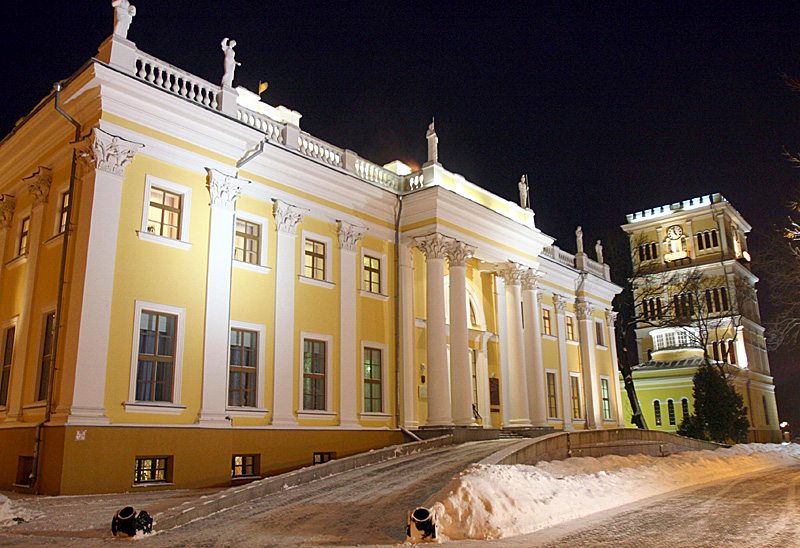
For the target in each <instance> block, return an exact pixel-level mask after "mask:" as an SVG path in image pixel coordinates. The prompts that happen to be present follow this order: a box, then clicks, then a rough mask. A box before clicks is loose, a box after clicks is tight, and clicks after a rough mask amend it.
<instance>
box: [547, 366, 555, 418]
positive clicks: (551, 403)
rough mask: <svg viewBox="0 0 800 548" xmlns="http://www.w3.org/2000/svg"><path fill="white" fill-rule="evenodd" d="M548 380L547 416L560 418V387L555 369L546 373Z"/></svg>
mask: <svg viewBox="0 0 800 548" xmlns="http://www.w3.org/2000/svg"><path fill="white" fill-rule="evenodd" d="M545 380H546V382H547V416H548V417H549V418H551V419H557V418H558V387H557V384H556V383H557V381H556V374H555V372H554V371H547V372H546V373H545Z"/></svg>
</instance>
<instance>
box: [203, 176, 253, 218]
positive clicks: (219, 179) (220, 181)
mask: <svg viewBox="0 0 800 548" xmlns="http://www.w3.org/2000/svg"><path fill="white" fill-rule="evenodd" d="M206 172H207V173H208V176H207V178H206V187H207V188H208V194H209V196H210V197H211V205H212V206H221V207H224V208H227V209H235V208H236V200H238V199H239V196H241V195H242V187H243V186H244V185H246V184H249V183H250V181H245V180H243V179H239V178H237V177H231V176H230V175H225V174H224V173H221V172H219V171H217V170H216V169H211V168H210V167H207V168H206Z"/></svg>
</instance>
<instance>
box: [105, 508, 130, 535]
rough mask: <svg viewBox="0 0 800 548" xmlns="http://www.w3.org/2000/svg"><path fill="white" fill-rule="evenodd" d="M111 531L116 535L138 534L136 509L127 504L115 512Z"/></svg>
mask: <svg viewBox="0 0 800 548" xmlns="http://www.w3.org/2000/svg"><path fill="white" fill-rule="evenodd" d="M111 533H113V535H114V536H115V537H135V536H136V510H134V509H133V506H126V507H125V508H123V509H122V510H120V511H118V512H117V513H116V514H114V519H112V520H111Z"/></svg>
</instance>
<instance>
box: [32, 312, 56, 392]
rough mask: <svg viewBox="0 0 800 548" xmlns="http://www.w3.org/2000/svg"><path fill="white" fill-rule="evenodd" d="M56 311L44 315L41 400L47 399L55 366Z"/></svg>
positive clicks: (40, 381) (40, 371)
mask: <svg viewBox="0 0 800 548" xmlns="http://www.w3.org/2000/svg"><path fill="white" fill-rule="evenodd" d="M55 327H56V313H55V312H50V313H49V314H46V315H45V317H44V331H43V332H42V359H41V360H40V362H39V386H38V389H37V392H36V394H37V396H36V398H37V399H38V400H39V401H42V400H46V399H47V391H48V389H49V388H50V369H51V368H52V367H53V340H54V338H55Z"/></svg>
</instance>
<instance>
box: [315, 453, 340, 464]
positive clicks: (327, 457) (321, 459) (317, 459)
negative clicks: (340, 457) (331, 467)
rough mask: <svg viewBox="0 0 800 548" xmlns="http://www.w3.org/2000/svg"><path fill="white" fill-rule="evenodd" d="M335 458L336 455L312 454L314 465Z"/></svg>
mask: <svg viewBox="0 0 800 548" xmlns="http://www.w3.org/2000/svg"><path fill="white" fill-rule="evenodd" d="M335 458H336V453H332V452H318V453H314V464H323V463H326V462H328V461H331V460H333V459H335Z"/></svg>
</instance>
